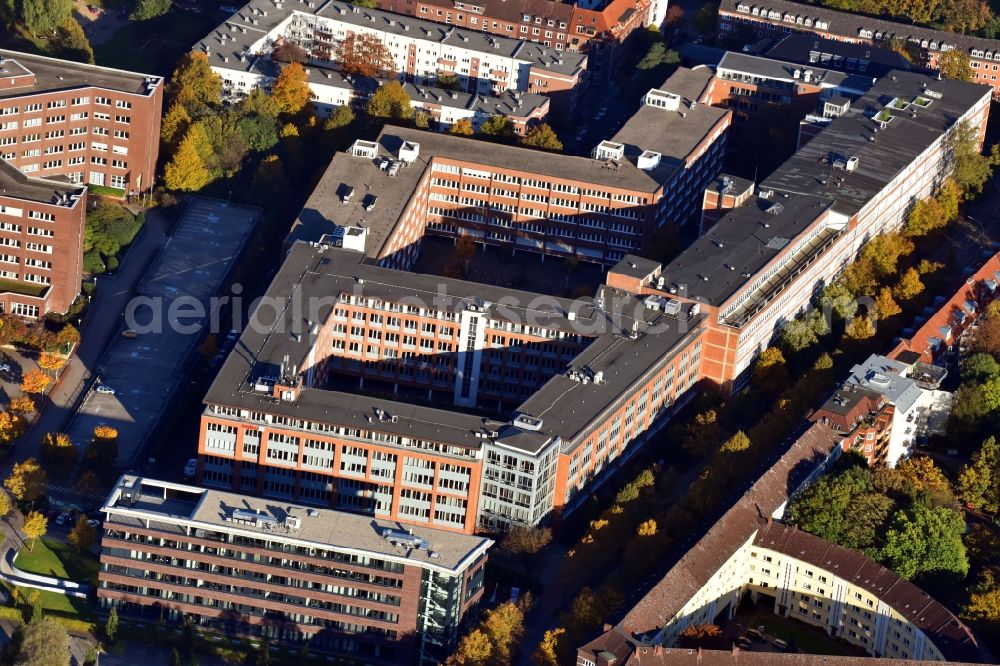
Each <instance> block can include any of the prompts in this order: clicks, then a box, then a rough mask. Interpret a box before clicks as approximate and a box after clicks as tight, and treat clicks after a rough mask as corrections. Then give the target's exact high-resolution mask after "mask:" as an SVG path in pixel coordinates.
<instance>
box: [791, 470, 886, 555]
mask: <svg viewBox="0 0 1000 666" xmlns="http://www.w3.org/2000/svg"><path fill="white" fill-rule="evenodd" d="M874 490H875V488H874V485H873V483H872V475H871V472H870V471H869V470H868V469H866V468H864V467H860V466H857V465H851V466H850V467H847V468H846V469H843V470H841V471H836V472H834V473H831V474H826V475H824V476H821V477H820V478H819V479H817V481H816V482H815V483H814V484H813V485H811V486H809V487H808V488H807V489H806V490H805V491H804V492H803V493H802V494H800V495H799V496H798V497H797V498H795V499H794V500H793V501H792V503H791V505H790V506H789V507H788V518H789V521H790V522H792V523H793V524H795V525H797V526H798V527H800V528H801V529H803V530H805V531H806V532H809V533H810V534H815V535H816V536H818V537H821V538H823V539H826V540H827V541H832V542H834V543H840V542H841V537H842V534H843V531H844V529H845V527H846V525H845V515H846V513H847V510H848V508H849V507H850V506H851V504H852V503H853V502H854V500H855V498H857V497H859V496H861V495H865V494H868V493H872V492H874Z"/></svg>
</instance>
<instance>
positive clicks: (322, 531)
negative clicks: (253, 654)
mask: <svg viewBox="0 0 1000 666" xmlns="http://www.w3.org/2000/svg"><path fill="white" fill-rule="evenodd" d="M101 511H102V512H103V513H104V516H105V523H104V536H103V539H102V541H101V569H100V573H99V574H98V580H99V584H98V589H97V598H98V601H99V603H100V605H101V606H102V607H103V608H110V607H112V606H114V607H117V608H119V609H120V611H121V612H124V613H127V614H130V615H139V616H145V617H149V618H152V619H154V620H157V619H162V620H168V621H179V620H180V619H182V618H185V617H187V618H192V619H193V620H194V622H195V624H197V625H199V626H202V627H205V628H208V629H216V630H220V631H225V632H226V633H227V634H239V635H246V636H251V637H268V638H272V639H275V640H282V641H291V642H301V641H308V642H309V645H310V646H311V647H313V648H316V649H319V650H321V651H324V652H333V653H339V654H342V655H345V656H348V657H350V658H351V659H358V660H360V661H362V662H364V663H367V664H387V665H388V664H401V663H414V662H417V663H421V664H423V663H427V664H434V663H440V662H441V661H443V659H444V657H445V656H447V654H448V652H449V649H450V648H451V647H452V646H453V644H454V640H455V636H456V634H457V631H458V625H459V622H461V620H462V618H463V617H464V615H465V613H466V612H467V611H468V610H469V609H470V608H472V607H473V606H474V605H475V604H476V602H478V600H479V598H480V597H481V596H482V594H483V570H484V567H485V564H486V551H487V549H488V548H489V547H490V545H491V544H492V541H490V540H489V539H486V538H481V537H474V536H469V535H464V534H455V533H449V532H441V531H437V530H432V529H426V528H420V527H416V528H412V527H411V528H408V529H405V530H404V529H401V528H400V527H399V526H398V525H397V524H396V523H390V522H386V521H376V520H372V519H370V518H366V517H364V516H358V515H354V514H347V513H341V512H337V511H332V510H330V509H315V508H307V507H304V506H298V505H289V504H286V503H281V504H280V505H276V504H275V503H274V502H267V501H261V500H256V499H253V498H249V499H248V498H246V497H245V496H241V495H234V494H231V493H225V492H219V491H216V490H205V489H203V488H195V487H192V486H185V485H181V484H176V483H170V482H166V481H156V480H152V479H144V478H139V477H135V476H129V475H126V476H123V477H122V478H121V479H120V480H119V482H118V484H117V486H116V487H115V489H114V490H113V491H112V493H111V495H110V496H109V497H108V498H107V500H106V501H105V503H104V506H103V507H102V508H101Z"/></svg>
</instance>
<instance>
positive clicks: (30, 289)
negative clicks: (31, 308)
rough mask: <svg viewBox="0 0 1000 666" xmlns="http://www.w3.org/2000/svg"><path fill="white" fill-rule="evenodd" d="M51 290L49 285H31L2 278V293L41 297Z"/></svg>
mask: <svg viewBox="0 0 1000 666" xmlns="http://www.w3.org/2000/svg"><path fill="white" fill-rule="evenodd" d="M48 288H49V285H47V284H29V283H27V282H18V281H16V280H6V279H2V278H0V292H4V293H5V292H11V293H14V294H24V295H25V296H41V295H42V294H44V293H45V290H46V289H48Z"/></svg>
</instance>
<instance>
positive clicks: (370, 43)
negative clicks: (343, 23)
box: [337, 33, 396, 78]
mask: <svg viewBox="0 0 1000 666" xmlns="http://www.w3.org/2000/svg"><path fill="white" fill-rule="evenodd" d="M337 64H338V65H339V66H340V68H341V69H342V70H343V71H345V72H347V73H348V74H356V75H358V76H364V77H368V78H382V77H386V76H387V75H388V74H390V73H392V71H393V70H394V69H395V67H396V61H395V60H394V59H393V57H392V52H390V51H389V49H388V48H387V47H386V45H385V44H383V43H382V40H381V39H379V38H378V37H376V36H375V35H371V34H367V33H351V34H348V35H347V37H345V38H344V40H343V41H341V43H340V48H339V49H338V51H337Z"/></svg>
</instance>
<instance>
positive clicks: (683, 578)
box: [576, 422, 988, 666]
mask: <svg viewBox="0 0 1000 666" xmlns="http://www.w3.org/2000/svg"><path fill="white" fill-rule="evenodd" d="M840 442H841V434H840V433H839V432H837V431H836V429H834V428H831V427H830V426H829V425H826V424H824V423H822V422H816V423H813V424H811V425H810V426H809V427H808V429H807V430H805V431H804V432H803V433H802V434H801V436H800V437H798V438H797V439H796V440H795V441H794V442H793V443H792V444H791V445H790V446H789V448H788V449H787V450H786V451H785V453H784V454H783V455H782V456H781V458H779V460H778V461H777V462H776V463H775V465H774V466H772V467H771V468H770V469H768V470H767V471H765V472H764V474H763V475H762V476H761V477H760V478H759V479H758V480H757V481H756V482H754V483H753V485H752V486H751V487H750V488H749V489H748V490H747V491H746V493H745V494H744V495H743V496H742V497H741V498H740V499H739V500H738V501H737V502H736V504H734V505H733V506H732V508H730V509H729V510H728V511H727V512H726V513H725V514H724V515H723V516H722V518H720V519H719V520H718V521H717V522H716V523H715V524H714V525H712V526H711V527H710V528H709V529H708V530H707V531H706V532H705V534H704V535H703V536H702V537H701V538H700V539H699V540H698V541H697V542H696V543H695V544H694V545H693V546H692V547H691V548H690V549H689V550H688V551H687V552H686V553H685V554H684V555H683V556H682V557H681V559H680V560H679V561H678V562H677V564H675V565H674V566H672V567H671V568H670V569H669V570H668V571H667V573H666V574H665V575H664V576H663V578H662V579H660V581H658V582H657V583H656V584H655V585H654V586H653V587H652V589H650V590H649V592H647V593H646V594H645V595H644V596H643V597H642V598H641V599H640V600H639V601H638V602H637V603H636V604H635V605H634V606H633V607H632V608H630V609H629V610H628V611H626V612H625V614H624V616H622V617H621V619H620V622H618V624H616V625H615V626H614V627H607V628H606V630H605V631H604V632H603V633H602V634H601V635H600V636H598V637H597V638H595V639H594V640H593V641H591V642H589V643H587V644H585V645H583V646H581V647H580V648H578V650H577V661H576V663H577V665H578V666H583V665H588V664H589V665H591V666H593V665H594V664H597V663H605V664H611V663H617V661H614V662H612V661H611V660H610V659H609V658H608V654H610V655H611V657H615V658H617V656H618V655H620V656H621V658H622V659H623V660H626V659H627V658H628V657H629V656H630V655H632V656H635V655H636V654H641V655H643V656H642V658H640V659H639V660H638V661H637V662H636V663H647V662H646V656H651V655H652V654H653V653H655V654H657V655H662V654H664V653H668V652H678V651H679V650H671V649H670V648H671V646H673V645H674V644H675V643H676V641H677V640H678V638H679V636H680V634H681V633H682V632H683V631H684V629H685V628H687V627H689V626H694V625H698V624H705V623H713V622H715V621H717V619H718V618H720V617H721V618H726V619H732V618H733V616H734V615H735V613H736V608H737V607H738V606H739V604H740V601H741V600H742V599H743V598H744V597H745V596H749V597H750V598H751V599H752V600H754V601H755V602H757V603H759V604H762V605H763V606H765V607H768V606H769V607H771V608H773V611H774V613H775V614H777V615H782V616H785V617H790V618H795V619H796V620H799V621H801V622H804V623H806V624H810V625H813V626H815V627H819V628H821V629H823V630H825V631H826V632H827V633H828V634H830V635H831V636H834V637H836V638H838V639H841V640H843V641H846V642H847V643H849V644H851V645H853V646H855V647H857V648H860V649H863V650H865V651H866V652H867V653H868V654H869V655H871V656H873V657H880V658H888V659H900V660H915V661H945V660H948V661H962V662H974V663H981V662H983V661H988V659H987V658H986V654H985V652H984V650H983V649H982V648H981V647H980V645H979V643H978V641H977V639H976V637H975V636H974V635H973V633H972V631H971V630H970V629H969V628H968V627H967V626H966V625H965V624H963V623H962V621H961V620H959V619H958V618H957V617H956V616H955V615H954V614H953V613H951V612H950V611H949V610H948V609H946V608H945V607H944V606H943V605H942V604H940V603H939V602H937V601H936V600H934V599H933V598H931V597H930V596H929V595H928V594H927V593H926V592H924V591H923V590H921V589H919V588H918V587H916V586H915V585H914V584H912V583H910V582H909V581H907V580H905V579H903V578H901V577H900V576H899V575H897V574H895V573H893V572H892V571H890V570H888V569H886V568H885V567H883V566H881V565H879V564H878V563H876V562H874V561H873V560H871V559H869V558H867V557H865V556H864V555H862V554H861V553H857V552H855V551H852V550H849V549H847V548H843V547H841V546H837V545H834V544H832V543H829V542H827V541H824V540H823V539H820V538H819V537H816V536H813V535H811V534H807V533H805V532H802V531H800V530H797V529H796V528H794V527H791V526H788V525H785V524H783V523H781V522H779V520H778V519H780V518H781V516H782V515H783V513H784V510H785V507H786V505H787V502H788V499H789V498H790V497H792V496H793V495H794V494H795V493H796V492H799V491H800V490H801V489H802V488H804V487H805V486H807V485H808V484H809V483H810V482H811V481H812V480H813V479H815V478H816V477H817V476H818V475H819V474H820V473H822V471H823V470H824V469H825V468H827V467H828V466H829V465H830V464H831V462H832V461H834V460H836V459H837V457H839V455H840V452H841V447H840ZM684 652H686V651H684ZM602 653H604V654H602ZM740 654H741V655H742V654H743V653H740ZM768 657H769V658H772V657H774V658H780V655H771V654H768ZM803 657H804V656H803V655H796V658H797V659H798V658H803ZM602 659H603V660H604V661H603V662H602V661H601V660H602ZM824 659H831V658H830V657H824ZM854 660H855V661H856V658H854ZM624 663H633V662H632V661H624ZM652 663H657V662H656V661H653V662H652Z"/></svg>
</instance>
